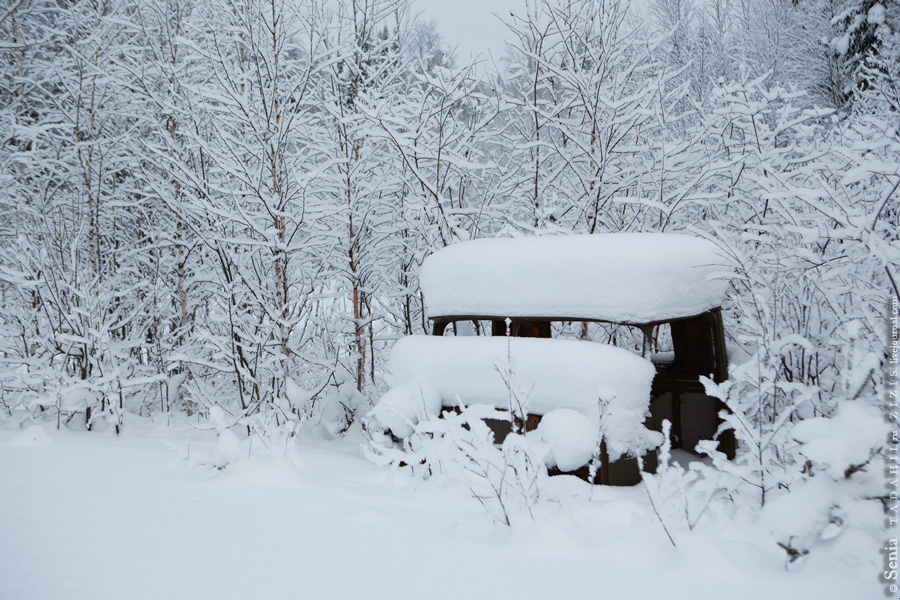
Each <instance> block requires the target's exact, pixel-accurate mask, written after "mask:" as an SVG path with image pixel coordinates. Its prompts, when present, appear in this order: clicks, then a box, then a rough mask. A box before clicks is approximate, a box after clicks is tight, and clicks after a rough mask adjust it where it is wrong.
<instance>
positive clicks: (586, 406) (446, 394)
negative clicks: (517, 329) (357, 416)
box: [373, 336, 656, 460]
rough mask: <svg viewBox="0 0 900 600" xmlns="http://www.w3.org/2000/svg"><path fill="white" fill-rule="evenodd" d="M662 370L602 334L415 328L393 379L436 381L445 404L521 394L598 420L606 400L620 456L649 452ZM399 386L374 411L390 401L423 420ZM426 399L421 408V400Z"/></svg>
mask: <svg viewBox="0 0 900 600" xmlns="http://www.w3.org/2000/svg"><path fill="white" fill-rule="evenodd" d="M510 373H511V375H510ZM655 374H656V371H655V369H654V368H653V365H652V364H651V363H650V362H649V361H647V360H645V359H643V358H641V357H639V356H636V355H634V354H632V353H630V352H628V351H626V350H622V349H621V348H615V347H613V346H606V345H603V344H597V343H594V342H585V341H578V340H561V339H540V338H514V337H484V336H476V337H430V336H409V337H405V338H402V339H401V340H399V341H398V342H397V343H396V344H395V345H394V348H393V351H392V352H391V379H390V380H389V382H390V383H391V384H392V385H393V386H394V389H402V390H403V391H402V392H398V394H401V395H403V397H404V398H405V397H407V396H409V395H410V394H413V392H412V390H414V389H415V388H414V387H406V386H407V385H408V384H409V383H410V382H414V384H415V385H418V386H422V387H423V388H426V387H427V388H429V389H432V388H433V390H434V393H435V394H436V395H437V397H438V398H439V399H440V401H441V404H442V405H443V406H458V405H459V404H460V403H462V404H466V405H469V404H488V405H493V406H494V407H495V408H498V409H509V407H510V398H511V395H514V396H515V397H516V398H518V402H520V403H521V402H526V403H527V412H529V413H532V414H537V415H544V414H546V413H549V412H551V411H555V410H557V409H570V410H572V411H576V412H578V413H581V414H582V415H585V416H586V417H589V418H590V419H592V420H593V422H595V423H597V422H599V420H600V414H601V404H602V405H603V406H604V408H603V415H604V416H603V418H604V421H605V422H606V425H605V426H604V431H605V439H606V442H607V447H608V450H609V453H610V457H611V459H612V460H615V459H616V458H618V457H619V456H620V455H621V454H624V453H634V452H643V451H645V450H647V449H649V448H650V447H652V446H653V444H654V440H656V438H655V437H654V436H653V435H652V434H651V432H649V431H647V430H646V428H645V427H644V426H643V423H644V418H645V417H646V415H647V414H648V412H649V403H650V386H651V384H652V382H653V377H654V375H655ZM507 381H511V386H510V385H507ZM401 386H403V387H402V388H401ZM511 387H512V388H513V389H512V390H511V389H510V388H511ZM394 389H392V390H391V391H390V392H388V393H387V394H385V396H384V397H382V399H381V401H379V403H378V405H377V407H376V409H375V411H373V412H374V413H375V414H376V415H377V414H378V413H379V412H380V411H381V410H382V409H381V407H382V406H385V407H386V408H385V411H391V410H393V411H396V412H400V413H401V414H402V415H403V416H404V417H406V419H408V421H409V422H412V423H415V422H416V418H417V417H416V414H414V413H411V412H409V410H408V409H409V408H410V405H409V404H405V403H404V402H401V401H400V400H399V399H395V398H397V397H396V396H393V395H392V392H393V391H394ZM413 397H416V396H415V395H414V394H413ZM418 402H419V404H417V405H416V410H418V407H419V406H420V405H421V401H418ZM403 411H406V412H403ZM401 431H410V432H411V430H407V429H401ZM394 434H395V435H398V434H399V432H397V431H394ZM398 437H403V435H398ZM592 450H593V448H592Z"/></svg>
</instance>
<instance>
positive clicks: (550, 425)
mask: <svg viewBox="0 0 900 600" xmlns="http://www.w3.org/2000/svg"><path fill="white" fill-rule="evenodd" d="M537 430H538V435H539V437H540V438H541V440H543V441H544V442H545V443H546V444H547V445H548V446H549V447H550V455H549V456H548V457H547V466H554V465H556V467H557V468H559V470H560V471H563V472H564V473H568V472H570V471H574V470H575V469H578V468H581V467H583V466H584V465H586V464H588V462H590V460H591V457H592V456H593V455H594V452H595V450H596V449H597V446H598V443H599V439H598V438H599V433H600V427H599V424H598V423H597V421H595V420H594V419H592V418H590V417H588V416H587V415H583V414H582V413H580V412H578V411H574V410H571V409H568V408H560V409H557V410H551V411H550V412H548V413H547V414H545V415H544V417H543V418H542V419H541V422H540V424H538V428H537Z"/></svg>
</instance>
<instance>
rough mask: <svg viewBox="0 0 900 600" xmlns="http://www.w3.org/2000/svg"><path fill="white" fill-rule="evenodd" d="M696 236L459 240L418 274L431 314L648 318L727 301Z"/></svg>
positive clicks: (723, 272)
mask: <svg viewBox="0 0 900 600" xmlns="http://www.w3.org/2000/svg"><path fill="white" fill-rule="evenodd" d="M725 263H726V261H725V260H724V259H723V258H722V257H721V256H720V255H719V254H718V252H717V248H716V246H715V245H714V244H713V243H711V242H709V241H707V240H703V239H701V238H697V237H693V236H690V235H681V234H666V233H612V234H600V235H566V236H543V237H530V238H496V239H481V240H473V241H468V242H461V243H459V244H455V245H453V246H448V247H446V248H443V249H441V250H438V251H437V252H435V253H434V254H432V255H431V256H430V257H428V258H427V259H426V260H425V262H424V264H423V265H422V269H421V271H420V273H419V281H420V283H421V287H422V291H423V293H424V295H425V305H426V310H427V313H428V316H429V317H431V318H436V317H453V316H473V317H492V316H493V317H568V318H572V319H575V320H578V319H590V320H598V321H612V322H616V323H633V324H641V323H649V322H653V321H662V320H668V319H673V318H679V317H691V316H694V315H698V314H700V313H703V312H705V311H707V310H709V309H712V308H716V307H718V306H721V304H722V299H723V297H724V296H725V290H726V288H727V286H728V281H727V278H728V276H729V275H730V274H731V273H732V271H731V270H729V269H728V268H726V267H724V266H723V265H724V264H725Z"/></svg>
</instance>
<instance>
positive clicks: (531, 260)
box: [372, 233, 735, 485]
mask: <svg viewBox="0 0 900 600" xmlns="http://www.w3.org/2000/svg"><path fill="white" fill-rule="evenodd" d="M724 262H725V261H724V260H723V259H722V257H721V256H720V255H719V254H718V252H717V247H716V246H715V245H714V244H712V243H711V242H708V241H706V240H703V239H700V238H697V237H693V236H689V235H681V234H658V233H616V234H603V235H569V236H546V237H531V238H498V239H481V240H473V241H467V242H462V243H458V244H455V245H452V246H448V247H446V248H444V249H442V250H439V251H437V252H435V253H434V254H433V255H431V256H430V257H428V258H427V259H426V260H425V262H424V264H423V265H422V268H421V271H420V284H421V288H422V292H423V295H424V298H425V309H426V314H427V316H428V318H429V319H430V320H431V322H432V323H433V332H432V333H433V335H432V336H407V337H405V338H403V339H401V340H399V341H398V342H397V343H396V344H395V346H394V349H393V351H392V353H391V359H390V369H391V375H390V377H391V379H389V381H390V383H391V384H392V388H391V389H390V390H389V391H388V392H387V393H386V394H385V395H384V396H383V397H382V399H381V400H380V401H379V403H378V404H377V405H376V407H375V409H374V410H373V412H372V417H373V422H374V423H375V424H376V425H377V426H380V427H381V429H382V430H383V431H384V432H387V433H389V434H390V435H392V436H393V437H394V438H405V437H407V436H409V435H411V434H412V432H413V430H414V426H415V424H416V423H417V422H418V420H419V419H421V418H425V417H428V416H437V415H438V414H440V413H441V411H442V410H454V409H456V410H458V407H459V406H460V405H465V406H469V405H472V404H492V405H493V406H494V407H495V408H497V409H500V410H507V411H509V410H512V411H513V412H515V411H516V410H524V412H525V413H527V416H525V417H523V420H524V421H525V423H524V424H523V425H524V429H525V430H527V431H532V430H537V432H538V433H539V434H543V436H544V438H545V439H546V441H547V442H548V443H549V444H550V447H551V448H552V450H551V452H550V453H549V455H548V467H549V468H550V469H551V472H564V473H573V474H576V475H579V476H582V477H586V476H587V473H588V467H587V463H588V462H589V461H590V460H591V458H592V457H593V456H595V455H596V454H597V450H596V448H597V447H598V446H597V445H594V446H593V447H590V446H591V445H592V444H594V442H592V441H591V439H596V440H597V441H598V442H599V459H600V465H599V470H598V471H597V472H596V475H595V482H597V483H601V484H609V485H634V484H636V483H638V482H639V481H640V472H639V470H638V464H639V462H638V460H637V459H638V457H641V458H642V463H641V464H643V465H644V469H645V470H649V471H652V470H654V469H655V466H656V448H657V447H658V446H659V445H660V444H661V442H662V440H663V437H662V435H661V433H660V432H661V431H662V430H663V427H662V424H663V421H664V420H668V421H669V422H670V423H671V430H670V436H671V443H672V447H673V448H681V449H684V450H686V451H688V452H694V451H695V447H696V445H697V443H698V442H699V441H701V440H713V439H717V440H718V447H719V450H720V451H722V452H724V453H725V454H726V455H728V456H729V457H730V458H733V457H734V452H735V441H734V437H733V432H731V431H724V432H723V433H721V434H719V435H718V437H717V432H718V429H719V426H720V424H721V417H720V416H719V412H720V411H721V410H724V409H725V407H724V405H723V404H722V403H721V402H720V401H718V400H716V399H715V398H712V397H709V396H707V395H706V394H705V392H704V388H703V385H702V384H701V382H700V377H701V376H706V377H710V378H711V379H713V380H714V381H716V382H721V381H724V380H725V379H726V377H727V372H728V371H727V370H728V357H727V353H726V349H725V334H724V330H723V326H722V314H721V305H722V301H723V298H724V296H725V292H726V290H727V288H728V285H729V276H730V275H732V272H731V271H729V269H727V268H726V267H724V266H723V264H724ZM588 324H600V325H601V326H602V327H603V328H604V329H603V330H602V331H603V332H605V334H606V337H607V340H606V341H608V342H610V341H611V342H614V343H616V344H617V345H614V344H613V343H598V342H594V341H588V340H586V339H579V338H587V337H588V332H589V325H588ZM597 327H598V326H597V325H594V328H595V331H596V330H597ZM554 335H556V336H557V337H554ZM560 335H567V336H568V337H569V338H570V339H565V338H563V337H559V336H560ZM594 337H597V336H596V335H595V336H594ZM629 340H630V345H631V350H628V349H625V346H628V345H629ZM617 346H618V347H617ZM504 369H505V371H504ZM504 372H506V373H507V375H508V376H506V377H504V376H503V374H504ZM513 373H514V374H515V377H514V382H511V381H510V380H511V379H512V377H510V376H509V375H510V374H513ZM513 383H514V385H515V386H516V389H515V390H512V389H511V385H513ZM410 390H412V391H413V394H412V396H413V397H414V398H418V399H419V400H418V401H417V402H415V403H411V402H409V400H408V399H409V397H410ZM514 403H518V404H519V406H518V407H517V406H511V404H514ZM510 414H512V413H510ZM574 417H577V418H574ZM512 422H513V418H512V417H511V418H510V419H507V420H494V421H491V422H489V423H488V424H489V425H490V426H491V429H492V430H493V431H494V439H495V442H497V443H500V442H501V441H502V439H503V437H504V436H505V435H507V433H508V432H509V431H510V429H511V426H512V425H511V423H512ZM584 423H588V426H587V427H588V428H589V429H590V428H593V431H595V432H597V433H596V436H597V437H595V438H588V441H587V442H586V443H587V445H588V446H589V447H587V448H584V451H583V452H572V451H571V447H572V444H571V443H570V444H560V443H558V442H560V441H561V440H564V439H565V438H567V437H572V436H574V437H578V436H577V432H576V430H578V429H579V427H581V430H582V431H583V429H584ZM582 438H583V436H582ZM554 443H556V445H554Z"/></svg>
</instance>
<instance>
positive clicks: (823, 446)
mask: <svg viewBox="0 0 900 600" xmlns="http://www.w3.org/2000/svg"><path fill="white" fill-rule="evenodd" d="M889 431H890V426H889V425H888V424H887V423H885V421H884V418H883V417H882V416H881V415H880V414H878V412H877V411H875V410H873V409H871V408H870V407H867V406H865V405H863V404H856V403H850V402H844V403H842V404H841V406H840V407H839V408H838V411H837V412H836V413H835V414H834V416H832V417H831V418H826V417H816V418H813V419H806V420H804V421H801V422H799V423H797V424H796V425H794V429H793V430H792V435H793V437H794V439H795V440H797V441H798V442H800V444H801V448H800V452H801V453H802V454H803V455H804V456H806V457H807V458H808V459H809V460H811V461H812V462H813V464H814V465H816V466H817V467H818V468H820V469H824V470H826V471H827V472H828V474H829V475H830V476H831V477H832V478H834V479H838V480H840V479H843V478H844V476H845V473H846V472H847V470H848V469H850V468H851V467H854V466H856V467H858V466H860V465H863V464H865V463H866V462H868V461H869V459H870V458H871V457H872V455H873V453H874V452H875V451H877V449H878V448H880V447H881V446H882V445H884V444H885V443H887V441H888V432H889Z"/></svg>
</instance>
